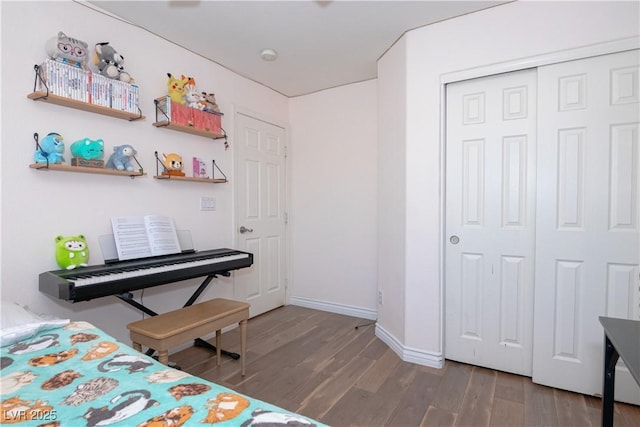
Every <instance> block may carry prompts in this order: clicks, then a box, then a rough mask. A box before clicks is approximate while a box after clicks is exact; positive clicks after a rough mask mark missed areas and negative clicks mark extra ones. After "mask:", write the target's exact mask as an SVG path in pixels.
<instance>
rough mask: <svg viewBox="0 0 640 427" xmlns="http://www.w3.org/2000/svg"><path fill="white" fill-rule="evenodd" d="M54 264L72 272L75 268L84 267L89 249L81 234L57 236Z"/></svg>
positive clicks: (87, 259)
mask: <svg viewBox="0 0 640 427" xmlns="http://www.w3.org/2000/svg"><path fill="white" fill-rule="evenodd" d="M55 241H56V262H57V263H58V265H59V266H60V268H64V269H65V270H72V269H74V268H76V267H86V266H87V265H88V264H87V262H88V261H89V247H88V246H87V240H86V239H85V238H84V236H83V235H82V234H79V235H77V236H68V237H63V236H57V237H56V238H55Z"/></svg>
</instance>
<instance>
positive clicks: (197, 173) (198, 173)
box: [193, 157, 209, 178]
mask: <svg viewBox="0 0 640 427" xmlns="http://www.w3.org/2000/svg"><path fill="white" fill-rule="evenodd" d="M193 177H194V178H209V176H208V175H207V166H206V165H205V163H204V162H203V161H202V159H201V158H200V157H194V158H193Z"/></svg>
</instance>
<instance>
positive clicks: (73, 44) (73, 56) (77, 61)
mask: <svg viewBox="0 0 640 427" xmlns="http://www.w3.org/2000/svg"><path fill="white" fill-rule="evenodd" d="M45 50H46V51H47V55H49V58H51V59H55V60H56V61H58V62H62V63H64V64H69V65H73V66H76V67H79V68H82V69H83V70H88V69H89V68H88V67H87V61H88V59H89V45H88V44H87V43H86V42H83V41H82V40H78V39H74V38H72V37H69V36H67V35H66V34H65V33H63V32H62V31H60V32H58V35H57V36H54V37H52V38H50V39H49V40H47V42H46V44H45Z"/></svg>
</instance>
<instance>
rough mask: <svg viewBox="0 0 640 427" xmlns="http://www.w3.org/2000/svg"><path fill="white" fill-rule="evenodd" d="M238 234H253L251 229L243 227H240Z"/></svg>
mask: <svg viewBox="0 0 640 427" xmlns="http://www.w3.org/2000/svg"><path fill="white" fill-rule="evenodd" d="M240 233H241V234H244V233H253V228H247V227H245V226H244V225H241V226H240Z"/></svg>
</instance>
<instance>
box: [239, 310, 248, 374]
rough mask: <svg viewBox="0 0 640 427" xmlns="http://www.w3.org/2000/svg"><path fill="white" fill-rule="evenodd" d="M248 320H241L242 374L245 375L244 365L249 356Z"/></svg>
mask: <svg viewBox="0 0 640 427" xmlns="http://www.w3.org/2000/svg"><path fill="white" fill-rule="evenodd" d="M246 350H247V320H246V319H245V320H241V321H240V375H242V376H243V377H244V365H245V359H246V358H247V352H246Z"/></svg>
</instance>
